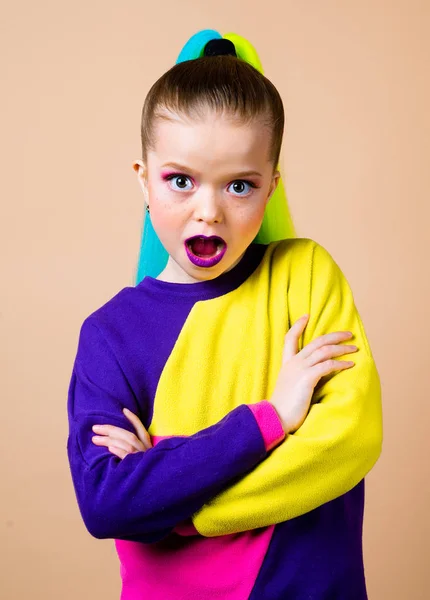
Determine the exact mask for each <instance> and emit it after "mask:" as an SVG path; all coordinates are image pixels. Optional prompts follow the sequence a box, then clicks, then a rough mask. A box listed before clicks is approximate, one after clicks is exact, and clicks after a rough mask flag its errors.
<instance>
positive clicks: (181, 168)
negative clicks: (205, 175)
mask: <svg viewBox="0 0 430 600" xmlns="http://www.w3.org/2000/svg"><path fill="white" fill-rule="evenodd" d="M165 167H171V168H173V169H178V171H186V172H188V173H192V172H193V169H190V168H189V167H186V166H185V165H180V164H179V163H173V162H170V163H166V164H164V165H162V166H161V168H165ZM251 175H258V177H263V175H262V174H261V173H259V172H258V171H241V172H240V173H235V174H234V177H249V176H251Z"/></svg>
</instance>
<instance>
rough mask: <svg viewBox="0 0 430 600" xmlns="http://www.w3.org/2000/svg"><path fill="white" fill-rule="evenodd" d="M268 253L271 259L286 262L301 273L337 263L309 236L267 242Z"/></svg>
mask: <svg viewBox="0 0 430 600" xmlns="http://www.w3.org/2000/svg"><path fill="white" fill-rule="evenodd" d="M268 254H269V256H271V257H272V261H273V262H275V263H277V262H282V263H288V265H289V266H295V267H296V268H297V269H300V270H301V271H302V272H303V274H304V273H305V272H309V273H311V272H312V271H313V269H314V268H315V267H317V268H319V267H324V266H326V267H331V268H336V267H337V264H336V261H335V260H334V258H333V256H332V255H331V254H330V252H329V251H328V250H327V248H325V247H324V246H323V245H322V244H320V243H319V242H317V241H315V240H313V239H311V238H305V237H300V238H289V239H285V240H279V241H275V242H271V243H270V244H268Z"/></svg>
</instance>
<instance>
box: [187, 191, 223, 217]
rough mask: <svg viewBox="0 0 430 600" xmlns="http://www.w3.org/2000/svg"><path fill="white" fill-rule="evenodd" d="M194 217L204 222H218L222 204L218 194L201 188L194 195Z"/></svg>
mask: <svg viewBox="0 0 430 600" xmlns="http://www.w3.org/2000/svg"><path fill="white" fill-rule="evenodd" d="M194 217H195V219H196V220H197V221H204V222H205V223H220V222H221V220H222V206H221V202H220V199H219V197H218V194H217V193H216V192H215V191H214V190H210V189H209V190H205V191H203V190H201V193H200V194H196V195H195V208H194Z"/></svg>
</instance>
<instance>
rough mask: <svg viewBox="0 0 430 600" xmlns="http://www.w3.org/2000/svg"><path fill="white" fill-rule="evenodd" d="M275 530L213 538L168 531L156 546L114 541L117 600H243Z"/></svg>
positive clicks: (249, 590) (268, 528) (265, 528)
mask: <svg viewBox="0 0 430 600" xmlns="http://www.w3.org/2000/svg"><path fill="white" fill-rule="evenodd" d="M274 528H275V526H274V525H270V526H269V527H263V528H260V529H252V530H250V531H244V532H243V533H235V534H231V535H223V536H218V537H213V538H206V537H203V536H200V535H194V536H190V537H182V536H180V535H177V534H176V533H171V534H170V535H169V536H168V537H166V538H165V539H164V540H161V541H160V542H156V543H155V544H140V543H139V542H127V541H124V540H115V544H116V549H117V552H118V556H119V559H120V561H121V569H120V572H121V577H122V581H123V587H122V593H121V600H142V598H148V599H150V600H167V598H175V600H189V599H190V598H199V600H244V598H248V597H249V595H250V594H251V591H252V588H253V586H254V584H255V580H256V578H257V576H258V573H259V571H260V568H261V565H262V563H263V561H264V557H265V555H266V552H267V548H268V546H269V543H270V540H271V538H272V535H273V531H274Z"/></svg>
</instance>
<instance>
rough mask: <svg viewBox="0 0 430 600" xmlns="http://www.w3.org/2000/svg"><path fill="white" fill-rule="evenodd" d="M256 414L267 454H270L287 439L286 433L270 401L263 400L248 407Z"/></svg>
mask: <svg viewBox="0 0 430 600" xmlns="http://www.w3.org/2000/svg"><path fill="white" fill-rule="evenodd" d="M246 406H247V407H248V408H249V409H250V410H251V411H252V413H253V414H254V417H255V419H256V421H257V423H258V426H259V428H260V431H261V435H262V436H263V439H264V444H265V446H266V452H269V451H270V450H272V448H274V447H275V446H277V445H278V444H279V442H281V441H282V440H283V439H284V438H285V431H284V428H283V427H282V423H281V419H280V418H279V415H278V413H277V412H276V409H275V407H274V406H273V405H272V404H271V403H270V402H269V401H268V400H262V401H261V402H257V403H256V404H247V405H246Z"/></svg>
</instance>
